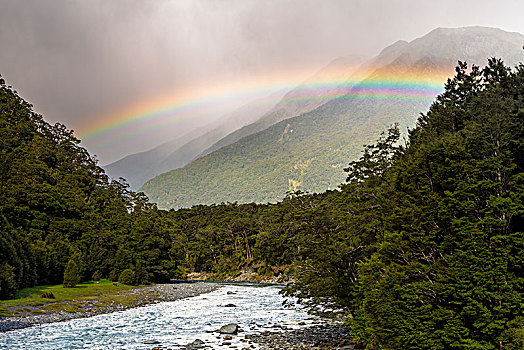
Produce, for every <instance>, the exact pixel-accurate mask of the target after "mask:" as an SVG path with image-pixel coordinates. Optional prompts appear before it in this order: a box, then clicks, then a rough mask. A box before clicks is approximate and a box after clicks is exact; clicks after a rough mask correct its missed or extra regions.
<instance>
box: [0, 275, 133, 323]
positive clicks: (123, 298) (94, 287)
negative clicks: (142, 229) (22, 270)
mask: <svg viewBox="0 0 524 350" xmlns="http://www.w3.org/2000/svg"><path fill="white" fill-rule="evenodd" d="M44 293H52V294H53V295H54V297H55V298H54V299H50V298H43V297H42V295H43V294H44ZM141 294H142V293H140V292H139V291H138V290H137V287H133V286H126V285H122V284H120V283H113V282H111V281H109V280H101V281H96V282H95V281H90V282H84V283H80V284H78V285H77V286H76V287H74V288H64V287H63V286H62V285H48V286H36V287H33V288H25V289H22V290H20V291H19V292H18V294H17V298H16V299H11V300H0V316H28V315H37V314H46V313H49V312H53V311H57V310H62V311H67V312H93V313H95V312H97V310H99V309H101V308H108V307H114V306H118V305H123V306H130V305H133V306H135V305H139V304H140V303H141V301H142V299H143V298H142V295H141Z"/></svg>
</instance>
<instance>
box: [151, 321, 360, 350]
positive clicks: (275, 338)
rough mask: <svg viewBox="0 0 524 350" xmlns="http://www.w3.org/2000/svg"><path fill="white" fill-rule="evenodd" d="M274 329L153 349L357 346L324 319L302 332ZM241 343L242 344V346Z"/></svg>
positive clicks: (346, 332)
mask: <svg viewBox="0 0 524 350" xmlns="http://www.w3.org/2000/svg"><path fill="white" fill-rule="evenodd" d="M273 328H274V329H275V330H268V331H263V332H260V333H256V334H246V335H243V334H242V329H241V328H240V327H239V328H238V333H237V332H236V331H235V332H231V333H230V332H226V333H223V332H221V331H220V330H217V332H216V333H217V337H216V340H215V341H214V342H209V341H208V342H204V341H202V340H200V339H195V340H194V341H193V342H191V343H189V344H187V345H185V346H182V347H178V348H171V347H164V346H162V345H161V344H155V343H152V344H155V346H154V347H152V348H151V349H152V350H175V349H176V350H194V349H216V348H217V347H218V348H220V349H241V350H251V349H263V350H277V349H278V350H282V349H286V350H328V349H331V350H337V349H338V350H353V349H356V347H355V344H354V343H353V342H352V341H351V335H350V332H349V328H348V327H347V326H346V325H344V324H343V323H341V322H333V321H331V320H322V321H320V323H318V324H315V325H309V326H305V327H303V328H300V329H287V328H286V327H281V326H279V325H274V326H273ZM239 344H240V345H239Z"/></svg>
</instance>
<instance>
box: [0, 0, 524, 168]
mask: <svg viewBox="0 0 524 350" xmlns="http://www.w3.org/2000/svg"><path fill="white" fill-rule="evenodd" d="M523 14H524V1H522V0H467V1H461V0H439V1H433V0H432V1H423V0H340V1H339V0H265V1H263V0H258V1H254V0H220V1H219V0H216V1H213V0H156V1H145V0H136V1H132V0H111V1H108V0H62V1H60V0H24V1H20V0H0V74H2V76H3V77H4V78H5V79H6V80H7V82H8V83H9V84H10V85H13V86H14V88H15V89H16V90H18V92H19V93H20V94H21V95H22V96H23V97H24V98H25V99H27V100H28V101H29V102H31V103H32V104H33V105H34V106H35V109H36V110H37V111H38V112H39V113H42V114H43V115H44V118H45V119H46V120H47V121H49V122H51V123H54V122H62V123H64V124H66V125H67V126H68V127H69V128H71V129H74V130H76V131H81V130H82V129H86V128H88V127H89V125H92V124H94V123H100V119H101V118H103V116H107V115H108V114H111V113H113V112H114V111H116V110H119V109H121V108H123V107H125V106H129V105H132V104H133V103H138V102H140V101H142V100H148V99H151V98H153V97H155V96H157V95H160V94H163V93H165V92H166V91H183V90H184V89H188V88H190V89H193V90H195V89H196V90H199V91H202V90H203V89H204V87H206V86H217V85H220V84H225V85H227V84H229V83H231V82H239V81H240V82H242V81H246V80H253V79H257V78H259V77H264V76H267V75H271V74H275V72H276V74H278V72H283V71H286V70H289V71H293V72H295V73H294V74H295V75H296V79H297V82H299V81H300V80H301V79H304V78H306V77H307V76H309V75H310V74H313V73H314V72H315V71H316V70H317V69H320V68H321V67H322V66H324V65H325V64H327V63H328V62H329V61H331V60H333V59H335V58H337V57H340V56H346V55H352V54H359V55H363V56H373V55H376V54H378V52H379V51H380V50H381V49H382V48H384V47H385V46H387V45H389V44H391V43H393V42H395V41H397V40H399V39H403V40H408V41H409V40H412V39H414V38H417V37H420V36H423V35H424V34H426V33H427V32H429V31H431V30H432V29H434V28H436V27H461V26H470V25H482V26H492V27H498V28H501V29H504V30H507V31H517V32H520V33H524V20H523ZM241 102H245V101H241V100H240V99H239V101H238V103H241ZM211 117H215V116H210V118H211ZM177 118H178V119H181V118H180V116H176V115H174V116H173V125H172V128H171V129H169V128H163V130H156V131H155V130H153V131H152V132H149V133H143V134H140V135H136V136H134V137H133V138H127V139H126V138H124V139H122V140H119V142H115V143H112V144H108V145H97V143H96V142H95V141H92V142H91V143H90V142H89V141H86V142H85V143H84V145H85V146H86V147H87V148H88V149H89V150H90V151H91V152H92V153H94V154H96V155H97V156H98V157H99V159H100V160H101V163H102V164H104V163H107V162H109V161H113V160H116V159H118V158H120V157H122V156H124V155H126V154H129V153H135V152H138V151H141V150H145V149H147V148H151V147H153V146H155V145H157V144H159V143H160V142H163V141H166V140H167V139H168V138H169V137H171V136H173V135H177V134H180V133H183V132H184V131H185V130H186V129H188V128H190V127H191V125H192V124H191V125H190V124H188V123H187V122H186V123H185V124H181V123H179V124H177V122H176V120H177ZM194 123H202V118H200V119H198V121H195V122H194Z"/></svg>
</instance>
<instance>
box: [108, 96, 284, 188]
mask: <svg viewBox="0 0 524 350" xmlns="http://www.w3.org/2000/svg"><path fill="white" fill-rule="evenodd" d="M284 93H285V92H282V91H281V92H276V93H274V94H271V95H269V96H267V97H265V98H261V99H258V100H256V101H253V102H251V103H248V104H246V105H245V106H242V107H240V108H239V109H237V110H236V111H234V112H232V113H230V114H228V115H226V116H224V117H222V118H220V120H218V121H215V122H213V123H210V124H208V125H206V126H204V127H200V128H198V129H197V130H194V131H192V132H190V133H188V134H186V135H184V136H183V137H180V138H176V139H173V140H171V141H168V142H165V143H163V144H161V145H159V146H157V147H155V148H153V149H150V150H148V151H145V152H140V153H136V154H131V155H128V156H126V157H124V158H122V159H120V160H118V161H116V162H113V163H111V164H108V165H105V166H103V168H104V170H105V171H106V173H107V174H108V175H109V176H110V177H112V178H119V177H123V178H125V179H126V181H127V182H128V183H129V185H130V187H131V189H132V190H136V189H138V188H140V186H142V185H143V184H144V182H146V181H147V180H149V179H151V178H153V177H155V176H156V175H158V174H161V173H163V172H165V171H168V170H172V169H176V168H180V167H183V166H184V165H186V164H188V163H189V162H191V161H192V160H193V159H195V158H196V157H197V156H198V155H199V154H200V153H201V152H202V151H203V150H205V149H206V148H208V147H209V146H211V145H213V144H214V143H215V142H217V141H218V140H220V139H221V138H223V137H224V136H226V135H228V134H229V133H231V132H232V131H235V130H237V129H238V128H240V127H242V126H244V125H246V124H250V123H252V122H254V121H256V120H257V119H258V118H260V117H261V116H263V115H264V113H266V112H267V111H268V110H270V109H271V108H272V107H273V106H274V105H275V104H276V103H277V102H278V101H279V100H280V99H281V98H282V96H283V95H284Z"/></svg>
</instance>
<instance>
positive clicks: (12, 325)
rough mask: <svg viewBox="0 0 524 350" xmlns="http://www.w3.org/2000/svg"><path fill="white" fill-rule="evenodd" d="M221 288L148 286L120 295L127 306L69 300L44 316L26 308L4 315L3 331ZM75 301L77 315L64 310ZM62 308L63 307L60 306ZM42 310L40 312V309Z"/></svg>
mask: <svg viewBox="0 0 524 350" xmlns="http://www.w3.org/2000/svg"><path fill="white" fill-rule="evenodd" d="M220 287H221V286H220V285H218V284H216V283H205V282H197V283H180V284H157V285H154V286H148V287H139V288H133V289H130V290H128V291H124V292H122V293H121V294H119V295H118V296H119V297H123V298H122V300H125V303H124V302H122V303H118V302H117V303H110V304H102V305H101V304H100V303H98V302H97V301H98V300H97V299H91V300H88V301H85V302H77V301H76V300H73V301H67V302H62V303H56V304H62V305H59V306H58V307H57V308H56V309H55V310H46V311H45V313H42V314H32V313H31V312H34V311H35V310H36V308H34V309H33V310H31V308H28V307H25V308H24V309H26V310H27V312H26V314H25V315H23V316H17V317H4V316H0V332H7V331H10V330H15V329H21V328H26V327H31V326H35V325H40V324H44V323H54V322H61V321H67V320H72V319H77V318H85V317H91V316H95V315H101V314H108V313H112V312H116V311H122V310H127V309H131V308H135V307H140V306H146V305H150V304H155V303H159V302H163V301H175V300H179V299H184V298H189V297H194V296H197V295H200V294H204V293H209V292H212V291H214V290H216V289H218V288H220ZM71 302H76V303H75V306H77V309H76V310H75V312H68V311H64V309H67V306H69V305H70V304H71ZM60 306H62V307H60ZM37 311H38V310H37Z"/></svg>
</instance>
